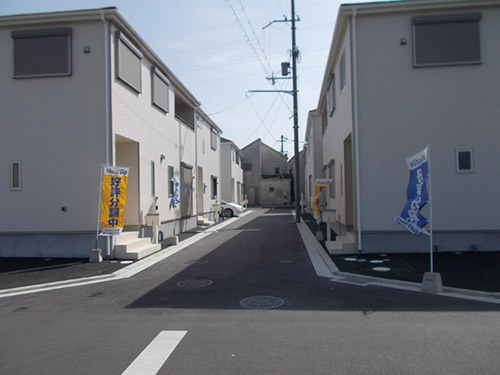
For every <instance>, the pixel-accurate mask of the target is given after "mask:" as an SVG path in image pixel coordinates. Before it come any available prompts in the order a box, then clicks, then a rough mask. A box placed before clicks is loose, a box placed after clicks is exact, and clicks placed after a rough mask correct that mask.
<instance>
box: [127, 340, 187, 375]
mask: <svg viewBox="0 0 500 375" xmlns="http://www.w3.org/2000/svg"><path fill="white" fill-rule="evenodd" d="M186 333H187V331H161V332H160V333H159V334H158V336H156V337H155V339H154V340H153V341H151V343H150V344H149V345H148V346H147V347H146V349H144V350H143V351H142V353H141V354H139V356H138V357H137V358H136V359H135V361H134V362H132V363H131V364H130V366H129V367H127V369H126V370H125V371H124V372H123V374H122V375H154V374H156V373H157V372H158V371H160V368H161V367H162V366H163V364H164V363H165V362H166V361H167V359H168V357H170V355H171V354H172V353H173V351H174V350H175V348H176V347H177V345H178V344H179V343H180V342H181V340H182V339H183V337H184V336H185V335H186Z"/></svg>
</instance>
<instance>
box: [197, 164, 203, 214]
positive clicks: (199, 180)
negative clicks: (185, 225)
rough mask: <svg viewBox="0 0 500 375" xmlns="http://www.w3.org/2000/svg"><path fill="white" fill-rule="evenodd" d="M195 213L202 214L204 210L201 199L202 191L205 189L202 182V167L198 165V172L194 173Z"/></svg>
mask: <svg viewBox="0 0 500 375" xmlns="http://www.w3.org/2000/svg"><path fill="white" fill-rule="evenodd" d="M196 180H197V183H196V207H197V209H196V213H197V214H198V215H203V213H204V212H205V207H204V206H205V202H204V200H203V192H204V190H205V186H204V183H203V168H202V167H198V173H196Z"/></svg>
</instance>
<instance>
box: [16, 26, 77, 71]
mask: <svg viewBox="0 0 500 375" xmlns="http://www.w3.org/2000/svg"><path fill="white" fill-rule="evenodd" d="M11 36H12V39H14V78H31V77H54V76H70V75H71V29H70V28H69V27H64V28H57V29H45V30H28V31H13V32H12V33H11Z"/></svg>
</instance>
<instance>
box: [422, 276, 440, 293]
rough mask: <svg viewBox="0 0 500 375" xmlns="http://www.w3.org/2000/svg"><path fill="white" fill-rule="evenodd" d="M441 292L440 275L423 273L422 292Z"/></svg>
mask: <svg viewBox="0 0 500 375" xmlns="http://www.w3.org/2000/svg"><path fill="white" fill-rule="evenodd" d="M442 291H443V282H442V281H441V274H440V273H436V272H426V273H424V278H423V280H422V292H426V293H441V292H442Z"/></svg>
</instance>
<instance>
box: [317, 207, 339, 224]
mask: <svg viewBox="0 0 500 375" xmlns="http://www.w3.org/2000/svg"><path fill="white" fill-rule="evenodd" d="M321 216H322V219H323V221H325V222H330V223H333V222H335V221H336V220H337V210H334V209H324V210H321Z"/></svg>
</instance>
